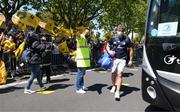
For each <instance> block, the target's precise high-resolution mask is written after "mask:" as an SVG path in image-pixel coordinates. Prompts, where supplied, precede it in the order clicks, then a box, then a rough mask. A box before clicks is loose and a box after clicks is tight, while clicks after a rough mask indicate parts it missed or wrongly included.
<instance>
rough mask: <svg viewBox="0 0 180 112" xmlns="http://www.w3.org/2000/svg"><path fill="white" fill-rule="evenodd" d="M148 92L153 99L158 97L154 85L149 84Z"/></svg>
mask: <svg viewBox="0 0 180 112" xmlns="http://www.w3.org/2000/svg"><path fill="white" fill-rule="evenodd" d="M147 93H148V94H149V96H150V97H151V98H152V99H156V96H157V94H156V90H155V89H154V88H153V87H152V86H149V87H148V88H147Z"/></svg>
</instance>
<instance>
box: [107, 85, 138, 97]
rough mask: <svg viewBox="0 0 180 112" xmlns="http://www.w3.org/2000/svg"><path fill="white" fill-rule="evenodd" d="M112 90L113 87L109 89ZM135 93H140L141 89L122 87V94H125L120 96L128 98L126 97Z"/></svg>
mask: <svg viewBox="0 0 180 112" xmlns="http://www.w3.org/2000/svg"><path fill="white" fill-rule="evenodd" d="M111 88H112V86H109V87H108V88H107V89H109V90H110V89H111ZM133 91H140V89H139V88H136V87H128V86H123V85H122V86H121V92H123V93H122V94H121V95H120V97H123V96H126V95H128V94H130V93H132V92H133Z"/></svg>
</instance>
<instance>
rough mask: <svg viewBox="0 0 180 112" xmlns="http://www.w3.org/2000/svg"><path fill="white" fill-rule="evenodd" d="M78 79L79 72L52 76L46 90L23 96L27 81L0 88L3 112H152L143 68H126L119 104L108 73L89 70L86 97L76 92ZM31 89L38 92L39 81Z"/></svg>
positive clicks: (0, 101)
mask: <svg viewBox="0 0 180 112" xmlns="http://www.w3.org/2000/svg"><path fill="white" fill-rule="evenodd" d="M75 79H76V71H71V72H66V73H62V74H58V75H56V76H53V77H52V83H50V84H45V85H46V86H47V87H48V89H47V90H46V91H44V92H36V93H35V94H24V93H23V91H24V87H25V85H26V83H27V80H21V81H19V82H17V83H16V84H15V86H11V87H7V88H6V89H0V112H11V111H13V112H14V111H16V112H89V111H90V112H148V111H151V110H152V109H153V108H152V107H151V106H150V105H149V104H148V103H146V102H145V101H143V99H142V95H141V68H140V67H134V68H126V69H125V73H124V77H123V85H122V87H121V100H120V101H115V99H114V95H113V94H111V93H110V92H109V91H110V88H111V73H110V72H109V71H102V70H97V69H91V70H88V71H87V73H86V76H85V86H86V87H88V91H87V94H83V95H81V94H77V93H76V92H75ZM44 81H45V78H44ZM32 89H33V90H38V89H39V86H38V85H37V83H36V82H35V83H34V85H33V87H32ZM155 110H156V111H157V109H155Z"/></svg>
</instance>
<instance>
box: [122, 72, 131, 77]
mask: <svg viewBox="0 0 180 112" xmlns="http://www.w3.org/2000/svg"><path fill="white" fill-rule="evenodd" d="M133 75H134V74H133V73H123V77H130V76H133Z"/></svg>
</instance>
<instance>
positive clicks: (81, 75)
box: [76, 68, 86, 90]
mask: <svg viewBox="0 0 180 112" xmlns="http://www.w3.org/2000/svg"><path fill="white" fill-rule="evenodd" d="M85 73H86V69H85V68H78V72H77V76H76V90H79V89H82V87H83V86H84V75H85Z"/></svg>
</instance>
